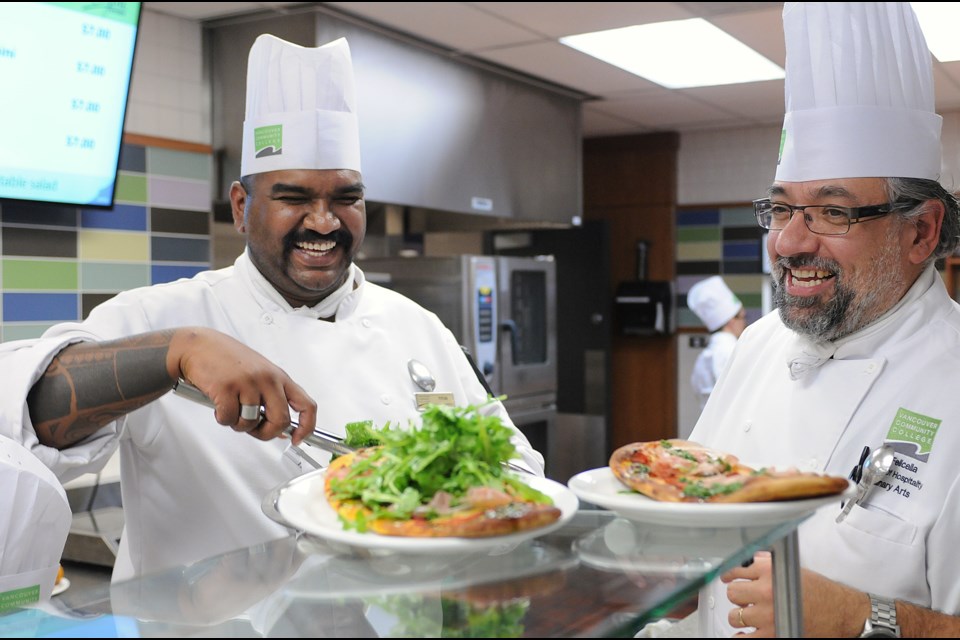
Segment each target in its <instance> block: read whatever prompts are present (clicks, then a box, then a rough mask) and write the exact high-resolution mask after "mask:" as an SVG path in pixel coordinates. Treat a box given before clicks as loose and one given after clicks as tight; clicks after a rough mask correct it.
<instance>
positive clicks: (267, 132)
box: [253, 124, 283, 158]
mask: <svg viewBox="0 0 960 640" xmlns="http://www.w3.org/2000/svg"><path fill="white" fill-rule="evenodd" d="M253 151H254V155H255V157H257V158H265V157H267V156H279V155H280V154H282V153H283V125H280V124H271V125H268V126H266V127H257V128H256V129H254V130H253Z"/></svg>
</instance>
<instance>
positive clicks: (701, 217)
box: [677, 209, 720, 227]
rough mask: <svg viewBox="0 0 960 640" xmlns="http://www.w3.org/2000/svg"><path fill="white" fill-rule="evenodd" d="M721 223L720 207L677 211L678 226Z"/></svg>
mask: <svg viewBox="0 0 960 640" xmlns="http://www.w3.org/2000/svg"><path fill="white" fill-rule="evenodd" d="M697 224H699V225H708V224H712V225H718V224H720V209H693V210H686V211H678V212H677V226H680V227H685V226H689V225H697Z"/></svg>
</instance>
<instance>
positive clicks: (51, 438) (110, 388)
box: [27, 331, 174, 449]
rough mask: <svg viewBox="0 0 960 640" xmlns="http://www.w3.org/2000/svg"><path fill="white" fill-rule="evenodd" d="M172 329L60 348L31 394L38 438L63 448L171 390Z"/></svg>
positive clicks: (28, 400)
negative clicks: (169, 371) (169, 365)
mask: <svg viewBox="0 0 960 640" xmlns="http://www.w3.org/2000/svg"><path fill="white" fill-rule="evenodd" d="M173 333H174V332H173V331H156V332H152V333H144V334H140V335H136V336H131V337H129V338H121V339H119V340H112V341H110V342H82V343H78V344H73V345H70V346H69V347H66V348H65V349H64V350H63V351H61V352H60V353H58V354H57V355H56V356H55V357H54V359H53V362H51V363H50V366H48V367H47V370H46V372H45V373H44V374H43V377H41V378H40V380H38V381H37V383H36V384H34V386H33V389H31V390H30V394H29V395H28V396H27V406H28V408H29V409H30V416H31V418H32V419H33V425H34V430H35V431H36V433H37V437H38V438H39V439H40V442H42V443H43V444H45V445H47V446H51V447H56V448H58V449H62V448H65V447H67V446H70V445H72V444H74V443H76V442H78V441H80V440H82V439H83V438H86V437H87V436H89V435H91V434H93V433H95V432H96V431H97V430H98V429H100V428H101V427H103V426H104V425H106V424H108V423H110V422H112V421H113V420H116V419H117V418H119V417H120V416H123V415H126V414H127V413H130V412H131V411H133V410H135V409H138V408H140V407H142V406H143V405H145V404H147V403H148V402H151V401H152V400H155V399H157V398H159V397H160V396H162V395H163V394H164V393H166V392H167V391H169V390H170V387H171V385H172V383H173V380H171V378H170V375H169V373H168V372H167V366H166V360H167V351H168V350H169V347H170V340H171V338H172V337H173Z"/></svg>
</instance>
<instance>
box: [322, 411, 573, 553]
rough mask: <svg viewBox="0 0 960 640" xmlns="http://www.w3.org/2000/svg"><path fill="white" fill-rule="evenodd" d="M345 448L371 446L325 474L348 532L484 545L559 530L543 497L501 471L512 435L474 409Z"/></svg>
mask: <svg viewBox="0 0 960 640" xmlns="http://www.w3.org/2000/svg"><path fill="white" fill-rule="evenodd" d="M358 425H359V426H360V427H361V431H363V425H367V426H369V423H353V424H352V425H347V434H348V436H347V438H346V440H345V441H346V443H347V444H351V442H353V441H362V442H364V443H366V444H369V443H379V444H373V446H367V447H364V448H361V449H358V450H357V451H355V452H353V453H350V454H347V455H344V456H339V457H337V458H336V459H334V460H333V461H332V462H331V463H330V466H329V467H327V470H326V472H325V477H324V489H323V490H324V497H325V498H326V500H327V502H328V503H329V504H330V506H331V507H332V508H333V509H334V511H335V512H336V513H337V515H338V517H339V519H340V522H341V523H342V524H343V526H344V528H346V529H353V530H357V531H360V532H370V533H377V534H380V535H387V536H409V537H418V538H422V537H448V536H449V537H463V538H480V537H487V536H499V535H506V534H510V533H516V532H518V531H527V530H530V529H536V528H539V527H543V526H546V525H548V524H551V523H553V522H556V521H557V520H558V519H559V518H560V516H561V511H560V509H559V508H557V507H556V506H554V504H553V500H552V499H551V498H550V497H549V496H547V495H546V494H544V493H542V492H540V491H538V490H536V489H534V488H533V487H531V486H530V485H528V484H527V483H525V482H523V481H522V479H520V477H519V476H517V475H515V474H514V473H512V472H510V471H508V470H507V469H506V468H505V467H504V466H503V464H502V463H504V462H506V461H508V460H510V459H511V458H512V457H513V456H514V455H515V453H516V450H515V448H514V446H513V444H512V442H511V436H512V435H513V432H512V431H511V430H510V429H509V428H508V427H506V426H505V425H504V424H502V423H501V421H500V420H499V418H497V417H496V416H484V415H482V414H480V413H479V412H478V411H477V409H476V408H475V407H465V408H457V407H447V406H439V405H429V406H428V407H427V409H426V410H425V411H424V413H423V423H422V426H420V427H419V428H411V429H406V430H400V429H391V428H390V427H389V425H388V426H387V427H384V428H383V429H381V430H380V431H377V432H372V431H370V430H369V429H367V430H366V432H365V433H362V434H356V432H355V434H351V431H354V429H353V427H356V426H358Z"/></svg>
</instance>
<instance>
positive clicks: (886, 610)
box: [863, 593, 900, 638]
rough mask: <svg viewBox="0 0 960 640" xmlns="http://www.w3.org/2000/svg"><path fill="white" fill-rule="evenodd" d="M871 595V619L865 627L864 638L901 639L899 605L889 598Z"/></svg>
mask: <svg viewBox="0 0 960 640" xmlns="http://www.w3.org/2000/svg"><path fill="white" fill-rule="evenodd" d="M869 595H870V619H869V620H867V622H866V624H864V625H863V636H867V637H871V636H879V635H883V636H887V637H891V638H899V637H900V627H899V626H898V625H897V604H896V602H894V601H893V600H891V599H889V598H882V597H880V596H877V595H874V594H872V593H871V594H869Z"/></svg>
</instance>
